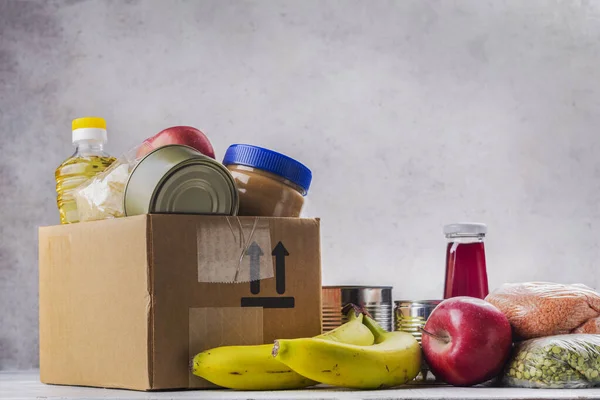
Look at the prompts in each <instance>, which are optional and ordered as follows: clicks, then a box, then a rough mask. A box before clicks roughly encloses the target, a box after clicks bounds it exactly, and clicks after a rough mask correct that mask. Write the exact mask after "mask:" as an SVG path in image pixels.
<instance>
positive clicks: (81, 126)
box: [55, 117, 115, 224]
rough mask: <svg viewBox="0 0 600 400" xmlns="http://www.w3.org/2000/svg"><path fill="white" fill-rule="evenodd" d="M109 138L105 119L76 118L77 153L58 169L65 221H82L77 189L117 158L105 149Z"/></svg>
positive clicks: (56, 175)
mask: <svg viewBox="0 0 600 400" xmlns="http://www.w3.org/2000/svg"><path fill="white" fill-rule="evenodd" d="M106 141H107V136H106V121H104V119H102V118H98V117H85V118H78V119H75V120H73V144H74V145H75V147H76V149H75V153H74V154H73V155H72V156H71V157H69V158H67V159H66V160H65V161H64V162H63V163H62V164H60V165H59V166H58V168H57V169H56V172H55V177H56V194H57V197H56V202H57V204H58V211H59V212H60V222H61V223H63V224H70V223H73V222H78V221H79V216H78V214H77V203H76V201H75V198H74V197H73V194H74V190H75V189H76V188H77V187H78V186H79V185H81V184H82V183H84V182H85V181H87V180H88V179H89V178H92V177H93V176H94V175H96V174H97V173H99V172H102V171H104V170H105V169H106V168H108V167H109V166H110V164H112V163H113V161H115V158H114V157H111V156H109V155H108V154H106V153H105V152H104V144H105V143H106Z"/></svg>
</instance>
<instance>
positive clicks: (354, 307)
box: [342, 303, 363, 317]
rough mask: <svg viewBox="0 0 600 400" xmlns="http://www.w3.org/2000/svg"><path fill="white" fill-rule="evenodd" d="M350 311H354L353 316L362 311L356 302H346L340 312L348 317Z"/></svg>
mask: <svg viewBox="0 0 600 400" xmlns="http://www.w3.org/2000/svg"><path fill="white" fill-rule="evenodd" d="M350 311H354V316H355V317H358V316H359V315H360V314H361V313H363V309H362V307H359V306H357V305H356V304H352V303H348V304H346V305H345V306H344V308H342V314H344V315H346V316H347V317H350Z"/></svg>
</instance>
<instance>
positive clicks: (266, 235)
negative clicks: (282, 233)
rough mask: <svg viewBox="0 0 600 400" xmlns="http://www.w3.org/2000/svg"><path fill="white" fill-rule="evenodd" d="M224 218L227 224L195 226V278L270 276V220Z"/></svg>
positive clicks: (253, 278) (219, 280)
mask: <svg viewBox="0 0 600 400" xmlns="http://www.w3.org/2000/svg"><path fill="white" fill-rule="evenodd" d="M226 218H227V226H222V227H219V228H215V229H203V227H198V228H197V229H196V250H197V257H198V282H213V283H240V282H252V281H258V280H261V279H268V278H273V277H274V276H275V272H274V268H273V257H272V255H271V250H272V247H271V230H270V225H269V221H268V220H266V219H261V218H254V219H248V218H244V219H243V220H242V219H240V218H238V217H226Z"/></svg>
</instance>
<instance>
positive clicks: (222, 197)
mask: <svg viewBox="0 0 600 400" xmlns="http://www.w3.org/2000/svg"><path fill="white" fill-rule="evenodd" d="M237 204H238V201H237V191H236V190H235V186H232V184H231V179H230V177H228V175H227V173H226V172H224V171H223V170H222V169H221V168H218V167H216V166H215V165H213V163H208V162H206V161H205V160H199V159H192V160H189V161H187V162H185V163H183V164H182V165H179V166H178V168H177V169H175V170H173V171H170V173H169V174H168V175H167V176H165V178H164V180H163V181H162V183H161V185H160V187H158V188H157V190H156V192H155V195H154V196H153V202H152V203H151V204H150V210H149V211H150V212H151V213H182V214H187V213H189V214H226V215H235V214H236V213H237Z"/></svg>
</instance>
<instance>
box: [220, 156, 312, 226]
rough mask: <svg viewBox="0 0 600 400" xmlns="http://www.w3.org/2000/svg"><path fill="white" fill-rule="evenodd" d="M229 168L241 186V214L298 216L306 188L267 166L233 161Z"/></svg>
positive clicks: (239, 187)
mask: <svg viewBox="0 0 600 400" xmlns="http://www.w3.org/2000/svg"><path fill="white" fill-rule="evenodd" d="M227 169H229V171H230V172H231V175H233V178H234V180H235V183H236V185H237V187H238V191H239V198H240V208H239V212H238V215H249V216H264V217H299V216H300V212H301V211H302V206H303V205H304V195H305V194H306V192H305V191H304V190H303V189H302V188H301V187H300V186H298V185H296V184H294V183H293V182H290V181H289V180H287V179H285V178H283V177H281V176H279V175H275V174H272V173H270V172H267V171H265V170H262V169H259V168H253V167H247V166H244V165H236V164H231V165H227Z"/></svg>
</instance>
